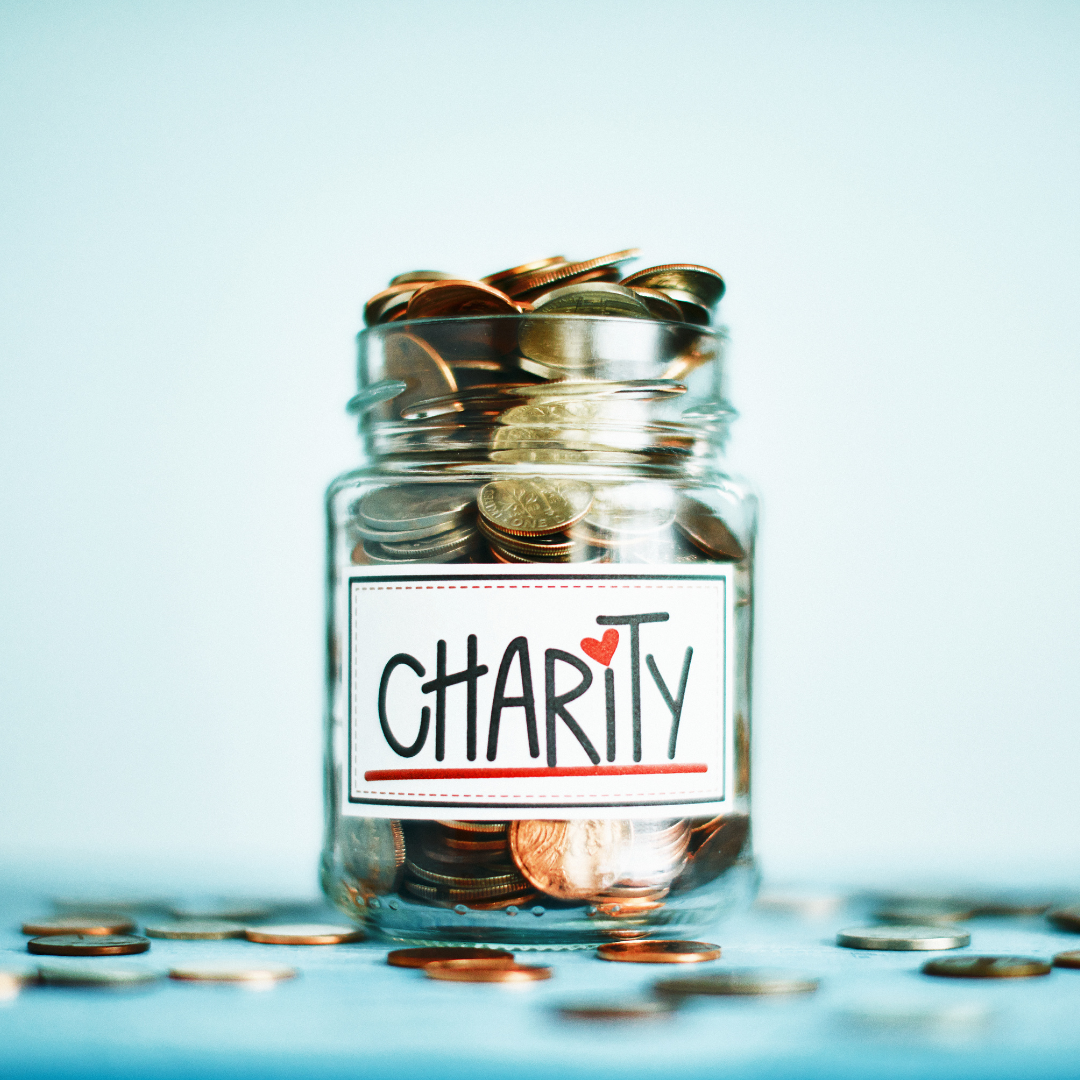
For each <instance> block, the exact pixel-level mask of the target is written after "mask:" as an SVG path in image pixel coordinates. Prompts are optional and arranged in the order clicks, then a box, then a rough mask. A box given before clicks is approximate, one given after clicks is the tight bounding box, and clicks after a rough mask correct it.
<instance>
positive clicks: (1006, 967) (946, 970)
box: [922, 956, 1050, 979]
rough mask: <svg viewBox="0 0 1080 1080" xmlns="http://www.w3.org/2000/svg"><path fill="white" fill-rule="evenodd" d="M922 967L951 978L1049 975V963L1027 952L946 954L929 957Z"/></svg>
mask: <svg viewBox="0 0 1080 1080" xmlns="http://www.w3.org/2000/svg"><path fill="white" fill-rule="evenodd" d="M922 970H923V973H924V974H925V975H941V976H944V977H946V978H950V979H1023V978H1028V977H1030V976H1033V975H1049V974H1050V965H1049V964H1048V963H1047V962H1046V961H1045V960H1035V959H1032V958H1031V957H1028V956H944V957H941V958H940V959H937V960H927V961H926V963H925V964H923V966H922Z"/></svg>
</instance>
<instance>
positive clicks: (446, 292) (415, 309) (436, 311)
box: [405, 280, 521, 319]
mask: <svg viewBox="0 0 1080 1080" xmlns="http://www.w3.org/2000/svg"><path fill="white" fill-rule="evenodd" d="M520 314H521V308H519V307H518V306H517V304H515V303H514V301H513V300H511V299H510V297H509V296H507V295H506V293H504V292H500V291H499V290H498V289H493V288H492V287H491V286H490V285H484V284H482V283H481V282H479V281H463V280H453V281H433V282H431V283H430V284H428V285H421V286H420V288H418V289H417V290H416V292H415V293H413V297H412V299H411V300H410V301H409V306H408V308H407V309H406V311H405V318H406V319H445V318H449V317H455V318H461V317H462V316H469V315H486V316H491V315H520Z"/></svg>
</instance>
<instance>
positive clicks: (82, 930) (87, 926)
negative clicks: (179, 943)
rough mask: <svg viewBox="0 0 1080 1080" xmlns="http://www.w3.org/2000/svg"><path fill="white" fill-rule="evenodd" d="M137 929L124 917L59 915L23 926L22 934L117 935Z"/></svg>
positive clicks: (35, 935)
mask: <svg viewBox="0 0 1080 1080" xmlns="http://www.w3.org/2000/svg"><path fill="white" fill-rule="evenodd" d="M134 929H135V923H133V922H132V921H131V919H125V918H124V917H123V916H122V915H116V916H113V917H112V918H107V917H104V916H99V917H98V918H94V917H93V916H90V915H59V916H57V917H56V918H53V919H33V920H31V921H30V922H24V923H23V924H22V932H23V933H24V934H30V935H32V936H33V937H46V936H48V935H49V934H91V935H94V934H96V935H106V934H108V935H116V934H129V933H131V931H132V930H134Z"/></svg>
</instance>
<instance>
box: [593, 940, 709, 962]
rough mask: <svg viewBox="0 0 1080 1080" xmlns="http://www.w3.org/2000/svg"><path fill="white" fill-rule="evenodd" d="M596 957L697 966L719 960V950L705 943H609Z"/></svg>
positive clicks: (605, 944)
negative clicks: (703, 962) (708, 961)
mask: <svg viewBox="0 0 1080 1080" xmlns="http://www.w3.org/2000/svg"><path fill="white" fill-rule="evenodd" d="M596 955H597V956H599V957H600V959H601V960H618V961H620V962H621V963H624V964H698V963H701V961H703V960H718V959H719V958H720V946H719V945H713V944H711V943H710V942H708V941H609V942H605V943H604V944H603V945H601V946H600V947H599V948H598V949H597V950H596Z"/></svg>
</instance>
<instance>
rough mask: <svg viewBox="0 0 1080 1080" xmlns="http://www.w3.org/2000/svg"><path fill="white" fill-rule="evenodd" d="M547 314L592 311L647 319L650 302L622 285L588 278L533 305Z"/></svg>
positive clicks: (595, 313)
mask: <svg viewBox="0 0 1080 1080" xmlns="http://www.w3.org/2000/svg"><path fill="white" fill-rule="evenodd" d="M534 310H535V311H536V312H538V313H541V314H544V315H593V316H597V317H606V318H629V319H647V318H650V317H651V312H650V311H649V306H648V304H646V303H645V301H644V300H643V299H642V298H641V297H639V296H638V295H637V293H635V292H634V290H633V289H627V288H624V287H623V286H622V285H613V284H611V283H610V282H605V281H589V282H586V283H585V284H583V285H566V286H564V287H563V288H561V289H552V290H551V292H549V293H545V294H544V295H543V296H542V297H541V298H540V299H539V300H537V301H536V303H535V305H534Z"/></svg>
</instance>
